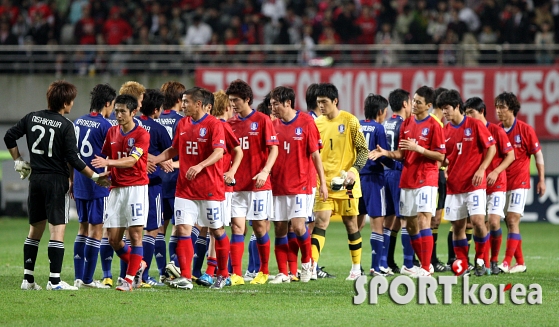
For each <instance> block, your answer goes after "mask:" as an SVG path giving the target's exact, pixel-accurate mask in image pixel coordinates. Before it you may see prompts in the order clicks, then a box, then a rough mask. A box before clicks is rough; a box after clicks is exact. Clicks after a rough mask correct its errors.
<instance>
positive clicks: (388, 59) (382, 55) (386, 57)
mask: <svg viewBox="0 0 559 327" xmlns="http://www.w3.org/2000/svg"><path fill="white" fill-rule="evenodd" d="M375 41H376V43H377V44H386V45H388V44H399V43H400V40H399V38H398V34H397V33H396V32H393V31H392V26H391V25H390V24H389V23H383V24H382V25H381V27H380V31H378V33H377V35H376V36H375ZM397 63H398V55H397V53H396V51H394V50H391V49H389V48H383V49H382V50H381V51H379V52H378V54H377V57H376V65H377V66H394V65H396V64H397Z"/></svg>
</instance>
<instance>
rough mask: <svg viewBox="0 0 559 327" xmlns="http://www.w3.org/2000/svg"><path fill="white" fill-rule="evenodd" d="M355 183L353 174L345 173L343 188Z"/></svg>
mask: <svg viewBox="0 0 559 327" xmlns="http://www.w3.org/2000/svg"><path fill="white" fill-rule="evenodd" d="M353 183H355V174H354V173H353V172H352V171H348V172H347V173H346V178H345V181H344V186H347V185H351V184H353Z"/></svg>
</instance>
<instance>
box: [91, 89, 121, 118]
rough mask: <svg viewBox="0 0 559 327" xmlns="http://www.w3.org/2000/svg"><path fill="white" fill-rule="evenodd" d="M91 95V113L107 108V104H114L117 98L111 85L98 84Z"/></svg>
mask: <svg viewBox="0 0 559 327" xmlns="http://www.w3.org/2000/svg"><path fill="white" fill-rule="evenodd" d="M89 95H90V97H91V105H90V107H89V111H90V112H91V111H94V110H96V111H99V110H102V109H103V107H105V105H106V104H107V102H113V100H114V99H115V98H116V90H115V89H113V88H112V87H111V86H110V85H109V84H97V85H95V87H94V88H93V90H91V93H89Z"/></svg>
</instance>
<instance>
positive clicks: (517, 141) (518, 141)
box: [514, 134, 522, 143]
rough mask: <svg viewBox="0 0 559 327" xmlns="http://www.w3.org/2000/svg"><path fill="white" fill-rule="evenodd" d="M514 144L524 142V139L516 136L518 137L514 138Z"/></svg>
mask: <svg viewBox="0 0 559 327" xmlns="http://www.w3.org/2000/svg"><path fill="white" fill-rule="evenodd" d="M514 142H516V143H520V142H522V138H520V135H518V134H516V135H515V136H514Z"/></svg>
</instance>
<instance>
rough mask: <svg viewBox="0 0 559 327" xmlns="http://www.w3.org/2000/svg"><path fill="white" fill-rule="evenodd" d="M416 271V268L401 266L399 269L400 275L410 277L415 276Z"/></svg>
mask: <svg viewBox="0 0 559 327" xmlns="http://www.w3.org/2000/svg"><path fill="white" fill-rule="evenodd" d="M418 270H419V267H418V266H412V267H411V268H408V267H406V266H402V268H401V269H400V274H401V275H408V276H412V275H415V274H417V271H418Z"/></svg>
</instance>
